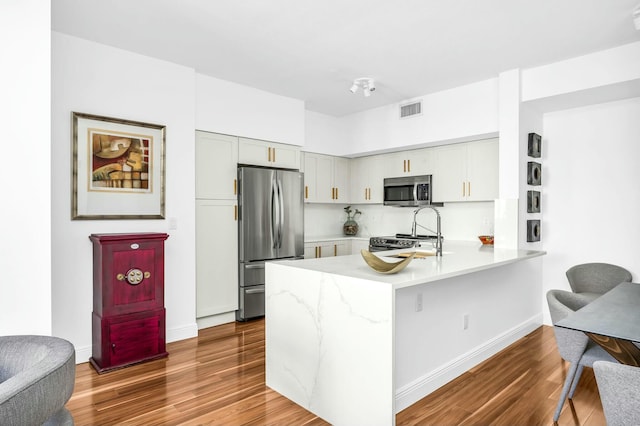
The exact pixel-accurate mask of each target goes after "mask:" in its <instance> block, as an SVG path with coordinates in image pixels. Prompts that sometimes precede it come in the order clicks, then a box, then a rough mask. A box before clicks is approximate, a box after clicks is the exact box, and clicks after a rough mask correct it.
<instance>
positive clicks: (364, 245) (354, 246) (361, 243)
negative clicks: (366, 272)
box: [351, 238, 369, 254]
mask: <svg viewBox="0 0 640 426" xmlns="http://www.w3.org/2000/svg"><path fill="white" fill-rule="evenodd" d="M362 249H364V250H369V240H368V239H364V238H354V239H352V240H351V254H360V250H362Z"/></svg>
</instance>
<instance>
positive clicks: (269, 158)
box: [267, 147, 271, 162]
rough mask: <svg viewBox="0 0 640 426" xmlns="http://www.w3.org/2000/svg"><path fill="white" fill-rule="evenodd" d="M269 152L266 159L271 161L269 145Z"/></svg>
mask: <svg viewBox="0 0 640 426" xmlns="http://www.w3.org/2000/svg"><path fill="white" fill-rule="evenodd" d="M268 150H269V153H268V154H267V157H268V158H267V161H269V162H271V147H269V148H268Z"/></svg>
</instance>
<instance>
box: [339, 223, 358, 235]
mask: <svg viewBox="0 0 640 426" xmlns="http://www.w3.org/2000/svg"><path fill="white" fill-rule="evenodd" d="M342 230H343V231H344V235H349V236H354V235H356V234H357V233H358V222H356V221H355V220H353V219H347V221H346V222H345V223H344V225H343V226H342Z"/></svg>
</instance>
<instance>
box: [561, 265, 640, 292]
mask: <svg viewBox="0 0 640 426" xmlns="http://www.w3.org/2000/svg"><path fill="white" fill-rule="evenodd" d="M567 279H568V280H569V286H571V290H572V291H573V292H574V293H580V294H584V295H585V296H587V297H588V298H589V299H590V300H593V299H596V298H597V297H599V296H601V295H603V294H605V293H606V292H607V291H609V290H611V289H612V288H614V287H615V286H617V285H618V284H620V283H621V282H629V283H630V282H631V273H630V272H629V271H627V270H626V269H624V268H623V267H621V266H617V265H611V264H610V263H583V264H581V265H575V266H572V267H571V268H569V269H568V270H567Z"/></svg>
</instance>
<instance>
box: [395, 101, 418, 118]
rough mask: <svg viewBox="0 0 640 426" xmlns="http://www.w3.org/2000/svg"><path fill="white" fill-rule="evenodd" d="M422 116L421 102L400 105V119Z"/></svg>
mask: <svg viewBox="0 0 640 426" xmlns="http://www.w3.org/2000/svg"><path fill="white" fill-rule="evenodd" d="M421 114H422V101H418V102H412V103H410V104H405V105H400V118H408V117H413V116H416V115H421Z"/></svg>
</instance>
